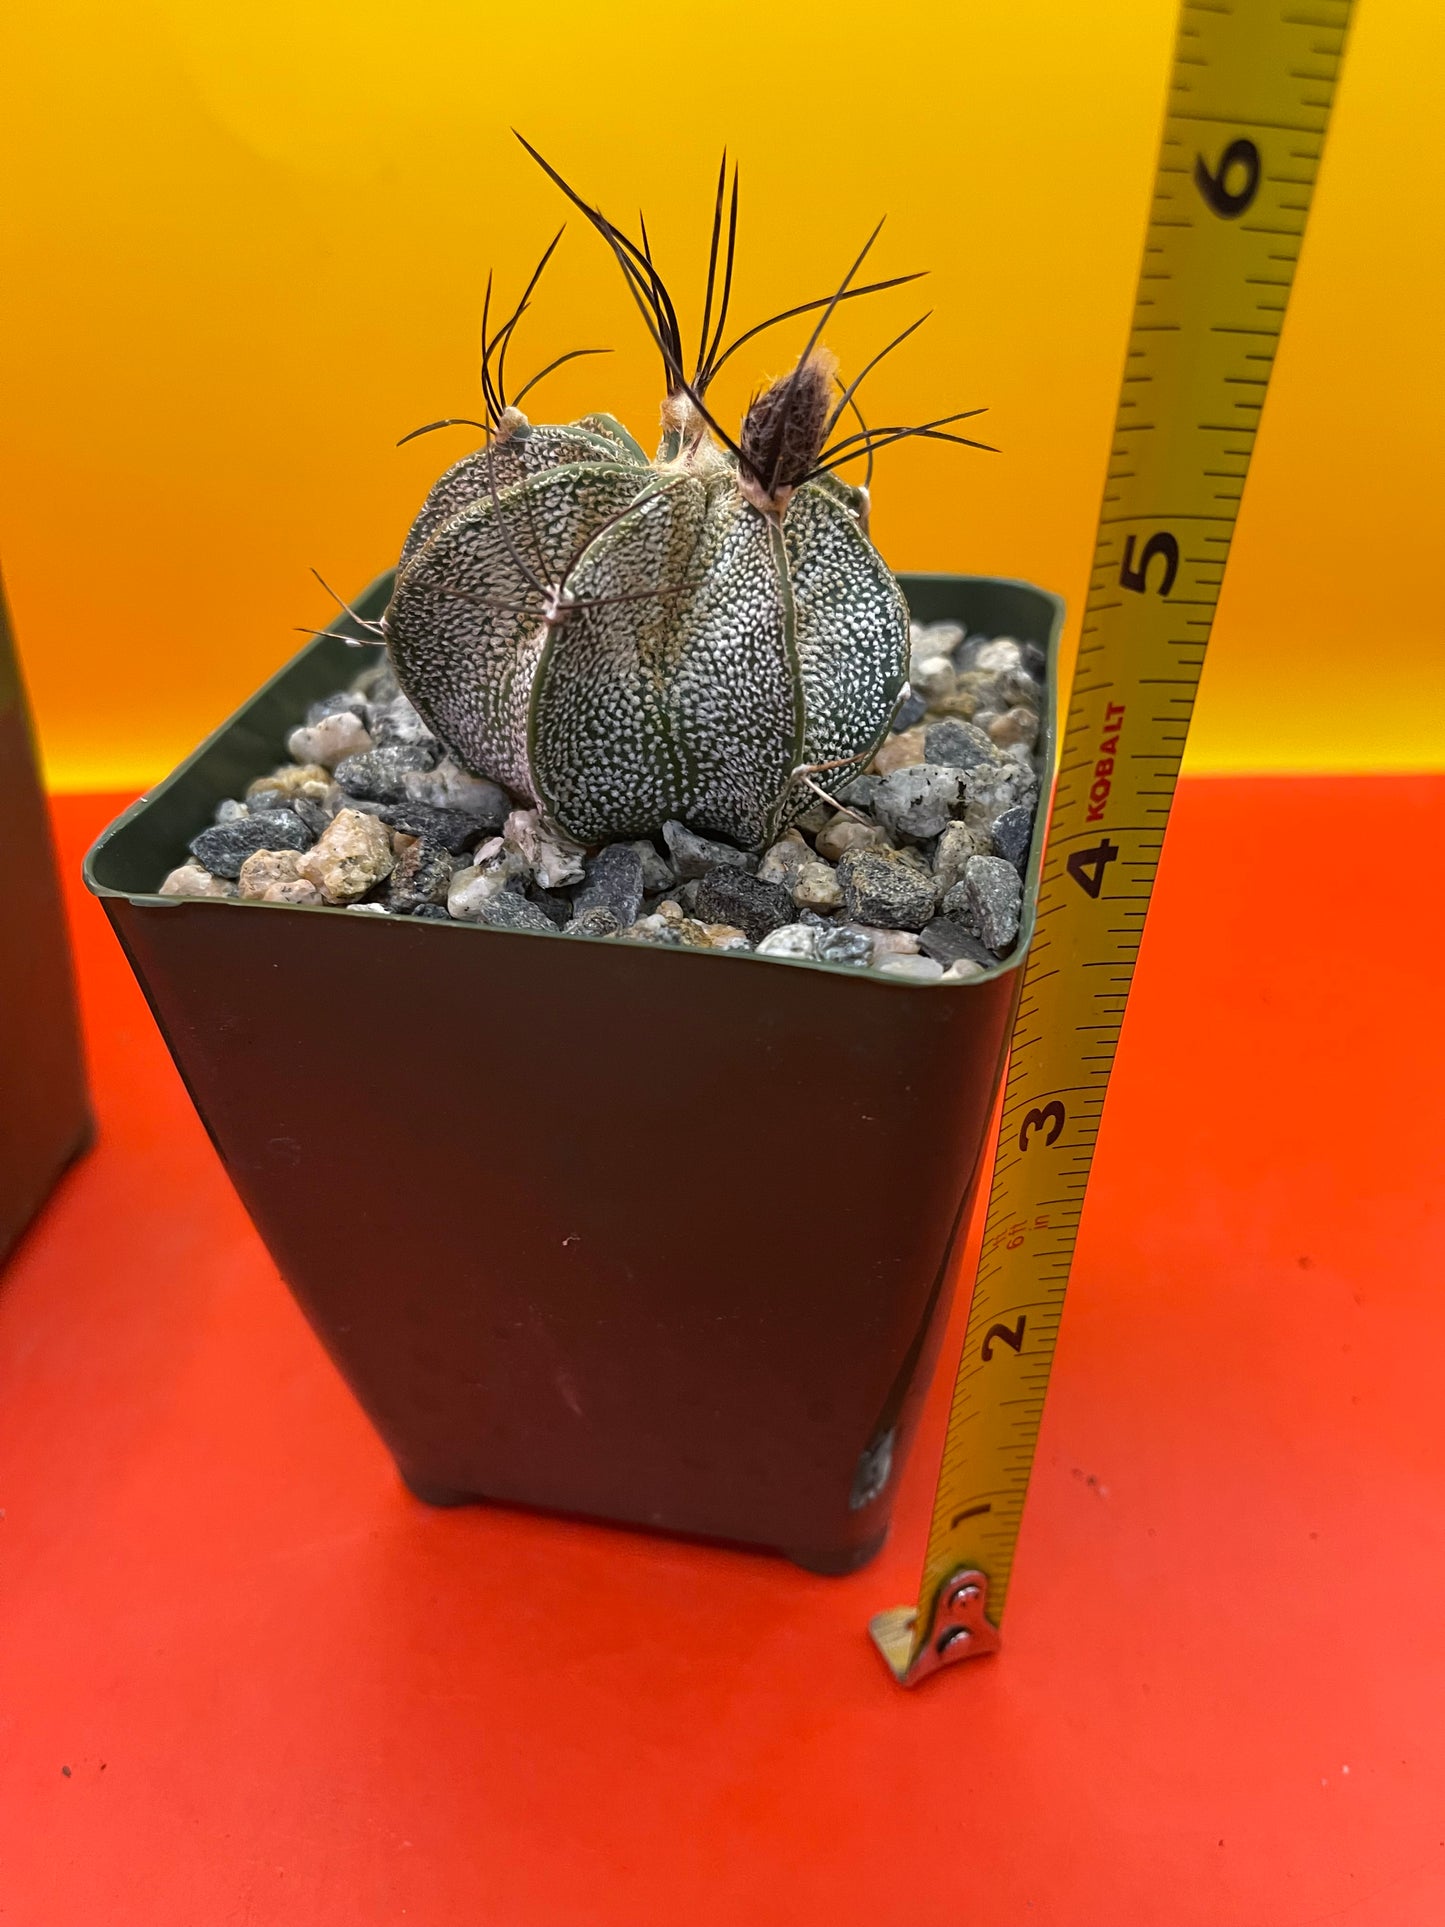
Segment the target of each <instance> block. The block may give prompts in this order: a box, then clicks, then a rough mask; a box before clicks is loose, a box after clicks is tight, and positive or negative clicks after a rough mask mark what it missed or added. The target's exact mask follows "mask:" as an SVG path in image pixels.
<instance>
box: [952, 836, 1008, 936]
mask: <svg viewBox="0 0 1445 1927" xmlns="http://www.w3.org/2000/svg"><path fill="white" fill-rule="evenodd" d="M1022 903H1023V884H1022V883H1021V881H1020V880H1019V873H1018V871H1017V870H1016V869H1015V868H1014V866H1013V865H1012V864H1011V863H1005V862H1004V860H1003V858H1002V857H997V856H973V857H970V858H969V860H968V862H967V863H966V864H965V865H964V871H963V881H962V882H961V883H956V884H955V885H954V886H953V888H952V889H951V890H950V891H949V893H948V895H947V896H946V897H945V898H944V900H943V908H944V912H945V914H946V915H948V916H950V917H954V918H956V919H957V921H958V922H959V923H961V924H962V925H963V928H964V929H965V930H966V931H968V933H969V934H970V935H971V936H975V937H981V938H982V940H983V941H984V943H986V944H987V945H988V947H989V949H990V950H993V951H1003V950H1007V948H1008V947H1009V945H1010V944H1011V943H1012V942H1013V940H1014V938H1015V937H1016V936H1017V935H1018V933H1019V910H1020V907H1021V905H1022Z"/></svg>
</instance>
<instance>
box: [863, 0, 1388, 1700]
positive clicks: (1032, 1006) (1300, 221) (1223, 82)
mask: <svg viewBox="0 0 1445 1927" xmlns="http://www.w3.org/2000/svg"><path fill="white" fill-rule="evenodd" d="M1349 18H1350V0H1285V4H1282V5H1281V4H1280V3H1279V0H1228V4H1226V0H1183V5H1182V8H1181V13H1180V23H1179V30H1178V35H1177V38H1176V43H1175V52H1174V66H1173V71H1172V75H1171V80H1170V89H1169V104H1168V108H1167V111H1166V116H1165V125H1164V133H1163V137H1162V140H1161V144H1160V151H1159V162H1158V167H1157V170H1156V174H1155V189H1154V197H1153V202H1152V210H1153V211H1152V213H1151V216H1150V220H1149V226H1148V231H1147V234H1146V237H1145V246H1144V259H1143V265H1142V267H1141V269H1140V276H1139V286H1138V294H1137V296H1136V300H1135V307H1134V318H1133V322H1132V325H1131V329H1130V334H1129V346H1128V351H1127V361H1126V371H1125V375H1124V380H1123V384H1122V390H1121V394H1120V398H1119V406H1118V412H1117V415H1116V418H1115V424H1114V438H1113V442H1112V444H1111V447H1110V460H1109V469H1108V479H1107V481H1106V483H1105V490H1104V501H1103V506H1102V510H1101V513H1100V518H1099V527H1098V535H1097V539H1096V543H1095V550H1094V567H1093V573H1092V575H1091V578H1090V589H1089V595H1088V598H1087V600H1086V603H1085V608H1084V619H1083V623H1082V628H1081V633H1080V642H1079V655H1078V660H1077V664H1076V667H1075V672H1074V684H1073V690H1072V692H1071V696H1070V702H1069V710H1068V714H1067V717H1066V718H1065V723H1064V731H1063V743H1062V746H1061V750H1060V758H1059V770H1058V778H1057V783H1056V787H1055V792H1054V797H1053V803H1052V808H1051V810H1050V814H1049V825H1048V842H1047V848H1046V852H1045V860H1044V864H1043V870H1042V875H1041V878H1040V884H1039V907H1038V918H1037V930H1036V935H1035V937H1034V940H1033V943H1032V945H1031V946H1030V949H1029V954H1028V956H1027V957H1026V958H1025V960H1024V964H1023V969H1022V986H1021V990H1020V995H1019V1006H1018V1015H1017V1018H1016V1020H1015V1024H1014V1031H1013V1037H1012V1041H1011V1045H1010V1056H1009V1068H1008V1077H1007V1081H1006V1083H1005V1087H1004V1100H1003V1107H1002V1112H1001V1118H1002V1123H1001V1128H1000V1133H999V1140H998V1148H997V1151H996V1154H995V1159H994V1170H993V1180H992V1184H991V1187H990V1192H989V1200H988V1207H987V1216H986V1219H985V1224H984V1232H983V1242H982V1247H981V1253H980V1258H979V1266H978V1273H977V1277H976V1280H975V1284H974V1291H973V1298H972V1301H971V1303H970V1306H969V1315H968V1322H967V1329H966V1332H965V1336H964V1344H963V1353H962V1357H961V1359H960V1361H959V1367H958V1377H957V1380H956V1383H955V1386H954V1393H953V1403H952V1407H951V1410H950V1414H949V1420H948V1431H947V1436H946V1440H945V1444H944V1451H943V1463H942V1468H941V1470H940V1473H939V1481H938V1493H937V1497H936V1500H935V1504H934V1509H933V1521H932V1525H931V1528H930V1531H929V1536H928V1546H927V1550H926V1552H925V1555H924V1564H923V1577H922V1583H921V1585H920V1588H919V1598H918V1604H917V1606H916V1607H908V1608H899V1609H897V1610H896V1611H893V1612H888V1613H880V1614H878V1615H877V1617H876V1618H875V1619H874V1621H873V1624H872V1628H871V1630H872V1634H873V1638H874V1641H875V1643H876V1644H877V1645H878V1648H879V1650H880V1652H881V1653H882V1654H883V1657H884V1659H885V1660H886V1661H887V1663H888V1666H889V1668H890V1670H891V1671H892V1673H893V1674H894V1676H895V1678H897V1679H899V1680H901V1681H903V1682H904V1683H905V1684H912V1683H913V1681H914V1680H916V1679H918V1678H922V1677H925V1676H926V1675H927V1674H928V1673H930V1672H933V1671H936V1670H937V1669H938V1667H939V1666H941V1665H944V1664H949V1663H952V1661H954V1660H956V1659H961V1658H966V1657H971V1656H972V1655H974V1654H976V1653H980V1652H984V1651H991V1650H993V1648H994V1647H995V1646H996V1645H997V1627H998V1624H999V1622H1000V1620H1001V1618H1002V1615H1003V1609H1004V1603H1005V1600H1006V1597H1007V1593H1008V1586H1009V1580H1010V1577H1011V1575H1012V1571H1013V1562H1014V1552H1015V1548H1016V1546H1017V1542H1018V1535H1019V1528H1020V1524H1021V1522H1022V1518H1023V1509H1024V1501H1025V1498H1026V1496H1027V1492H1028V1485H1029V1477H1030V1474H1031V1471H1032V1468H1033V1460H1034V1452H1035V1448H1036V1446H1037V1443H1038V1434H1039V1426H1040V1423H1041V1421H1042V1418H1043V1408H1044V1398H1045V1393H1046V1391H1047V1387H1048V1379H1049V1372H1050V1369H1051V1367H1052V1364H1053V1357H1054V1349H1055V1345H1056V1343H1057V1338H1058V1331H1059V1323H1060V1319H1061V1317H1062V1314H1063V1305H1064V1295H1065V1291H1066V1288H1067V1284H1068V1277H1069V1271H1070V1267H1071V1265H1072V1262H1073V1254H1074V1246H1075V1243H1076V1240H1077V1236H1078V1227H1079V1219H1080V1216H1081V1213H1082V1210H1083V1203H1084V1195H1085V1192H1086V1189H1087V1185H1088V1178H1089V1173H1090V1168H1091V1165H1092V1161H1093V1154H1094V1146H1095V1143H1096V1141H1097V1138H1098V1131H1099V1119H1100V1116H1101V1114H1102V1111H1103V1106H1104V1098H1105V1094H1106V1091H1107V1089H1108V1083H1109V1076H1110V1073H1111V1071H1112V1069H1113V1062H1114V1054H1115V1050H1116V1048H1117V1045H1118V1040H1119V1033H1120V1028H1121V1026H1122V1024H1123V1018H1124V1008H1125V1005H1126V1003H1127V1001H1128V995H1129V989H1130V985H1131V983H1132V981H1133V973H1134V963H1135V959H1136V958H1137V956H1138V952H1139V944H1140V939H1141V937H1142V934H1143V928H1144V919H1145V916H1146V914H1147V911H1148V907H1149V901H1150V897H1151V895H1152V892H1153V888H1154V878H1155V874H1156V871H1157V869H1158V863H1159V855H1160V851H1161V849H1162V847H1163V841H1164V831H1165V826H1166V825H1167V823H1168V819H1169V811H1170V807H1171V805H1172V803H1173V798H1174V788H1175V783H1176V779H1177V777H1178V772H1179V765H1180V762H1181V759H1182V757H1183V753H1184V744H1185V740H1186V738H1187V736H1188V733H1189V722H1190V717H1191V714H1192V712H1193V706H1194V698H1195V694H1196V692H1197V689H1198V685H1199V676H1200V671H1201V670H1202V668H1203V665H1204V655H1205V649H1206V647H1207V644H1208V641H1209V635H1210V631H1211V628H1212V625H1213V621H1214V611H1215V607H1216V605H1217V603H1218V600H1219V590H1220V584H1221V582H1222V580H1223V576H1224V567H1225V563H1226V560H1227V558H1228V555H1229V549H1230V543H1231V540H1232V537H1233V533H1234V525H1235V521H1236V519H1237V516H1238V513H1239V503H1240V498H1241V495H1242V493H1243V489H1244V482H1245V477H1246V475H1247V474H1248V470H1249V462H1250V457H1251V455H1252V454H1253V450H1254V438H1255V432H1256V427H1257V424H1258V421H1259V415H1260V410H1261V409H1262V408H1263V406H1264V399H1265V395H1266V393H1267V392H1268V387H1269V378H1270V374H1271V371H1272V369H1273V365H1274V355H1275V348H1276V345H1277V342H1278V339H1279V334H1280V330H1281V328H1282V327H1283V324H1284V315H1285V309H1286V306H1287V303H1288V300H1289V292H1290V288H1291V286H1292V285H1293V280H1294V269H1295V263H1296V262H1297V260H1298V258H1299V251H1300V244H1301V241H1302V239H1303V235H1304V228H1305V220H1306V217H1307V215H1308V212H1309V206H1310V200H1311V197H1312V194H1313V189H1314V182H1315V176H1316V172H1317V170H1318V167H1319V161H1320V157H1321V154H1322V152H1323V146H1324V136H1325V131H1326V128H1327V126H1328V124H1329V115H1330V108H1331V105H1332V103H1333V99H1334V86H1335V80H1336V78H1337V75H1338V72H1339V65H1340V60H1341V57H1342V55H1343V52H1344V43H1345V33H1346V29H1347V27H1348V24H1349ZM965 994H966V993H965Z"/></svg>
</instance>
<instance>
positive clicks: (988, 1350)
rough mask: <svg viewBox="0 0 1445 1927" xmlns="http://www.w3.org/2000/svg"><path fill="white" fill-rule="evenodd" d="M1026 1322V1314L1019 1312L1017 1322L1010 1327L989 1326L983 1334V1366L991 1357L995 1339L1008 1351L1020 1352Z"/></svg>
mask: <svg viewBox="0 0 1445 1927" xmlns="http://www.w3.org/2000/svg"><path fill="white" fill-rule="evenodd" d="M1028 1322H1029V1315H1028V1313H1027V1312H1026V1311H1021V1312H1020V1313H1019V1315H1018V1319H1017V1322H1016V1323H1015V1324H1013V1325H1011V1326H1010V1325H990V1326H989V1328H988V1330H987V1332H986V1333H985V1334H984V1340H983V1352H982V1356H983V1362H984V1364H985V1365H986V1364H987V1363H988V1361H989V1360H990V1359H991V1358H992V1357H993V1341H994V1340H995V1339H997V1340H998V1341H999V1343H1000V1344H1001V1345H1007V1346H1008V1348H1009V1350H1010V1351H1014V1352H1021V1351H1022V1350H1023V1348H1024V1327H1025V1326H1026V1325H1027V1324H1028Z"/></svg>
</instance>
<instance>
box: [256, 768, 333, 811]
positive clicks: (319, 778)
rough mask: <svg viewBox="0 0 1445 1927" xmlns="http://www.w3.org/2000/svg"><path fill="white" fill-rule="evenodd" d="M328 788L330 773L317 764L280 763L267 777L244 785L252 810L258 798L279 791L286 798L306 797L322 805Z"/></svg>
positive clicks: (329, 785)
mask: <svg viewBox="0 0 1445 1927" xmlns="http://www.w3.org/2000/svg"><path fill="white" fill-rule="evenodd" d="M330 788H331V772H330V771H329V770H324V769H323V768H322V767H321V765H320V764H319V763H282V764H281V765H280V767H279V768H277V769H273V770H272V771H271V774H270V775H269V776H258V777H257V778H256V779H255V781H254V782H252V783H248V784H247V785H246V801H247V802H248V803H249V804H250V805H251V807H252V808H254V807H255V804H256V799H257V798H258V797H260V796H264V795H265V794H266V793H267V792H268V791H270V790H279V791H280V792H281V794H282V795H283V796H285V797H287V798H290V797H293V796H307V797H310V799H311V801H312V802H313V803H324V802H325V801H326V793H327V791H328V790H329V789H330Z"/></svg>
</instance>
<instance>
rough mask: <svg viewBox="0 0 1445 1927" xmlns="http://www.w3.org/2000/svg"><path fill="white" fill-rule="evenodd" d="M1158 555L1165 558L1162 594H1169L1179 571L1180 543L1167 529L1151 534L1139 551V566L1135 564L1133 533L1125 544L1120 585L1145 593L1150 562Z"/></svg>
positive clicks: (1160, 584)
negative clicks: (1136, 566)
mask: <svg viewBox="0 0 1445 1927" xmlns="http://www.w3.org/2000/svg"><path fill="white" fill-rule="evenodd" d="M1156 555H1162V556H1163V558H1164V574H1163V576H1162V577H1161V578H1160V581H1159V593H1160V595H1168V593H1169V591H1170V590H1171V589H1172V588H1173V587H1174V578H1175V576H1176V575H1178V573H1179V544H1178V543H1177V542H1176V541H1175V540H1174V537H1173V536H1172V535H1170V534H1169V533H1168V531H1167V530H1165V529H1160V531H1159V533H1158V534H1157V535H1151V536H1150V537H1149V540H1148V541H1147V542H1146V543H1145V544H1144V546H1143V548H1142V549H1141V550H1140V551H1139V566H1138V568H1137V569H1136V568H1135V566H1134V537H1133V536H1132V535H1131V536H1130V537H1129V539H1128V541H1127V542H1126V543H1125V544H1124V560H1123V561H1122V562H1121V563H1120V564H1119V586H1120V588H1123V589H1132V590H1133V591H1134V593H1135V594H1136V595H1143V594H1144V592H1145V591H1146V590H1147V589H1148V587H1149V564H1150V563H1151V562H1152V561H1153V560H1154V557H1155V556H1156Z"/></svg>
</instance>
